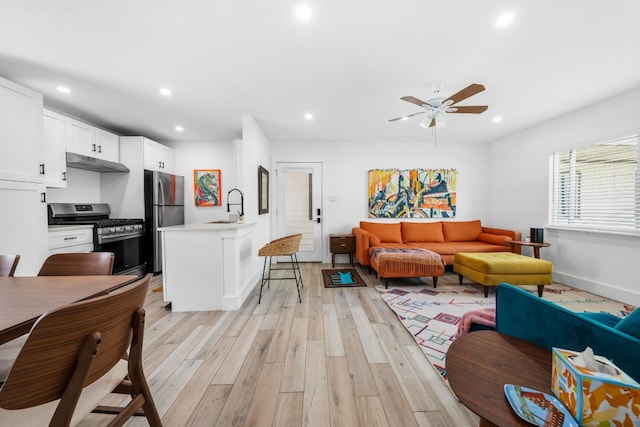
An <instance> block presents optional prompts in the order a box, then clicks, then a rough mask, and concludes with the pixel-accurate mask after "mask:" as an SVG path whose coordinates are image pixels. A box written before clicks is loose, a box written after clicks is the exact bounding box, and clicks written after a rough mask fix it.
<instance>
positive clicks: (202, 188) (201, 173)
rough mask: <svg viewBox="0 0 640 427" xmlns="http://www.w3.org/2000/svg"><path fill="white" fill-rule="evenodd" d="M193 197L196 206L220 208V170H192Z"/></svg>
mask: <svg viewBox="0 0 640 427" xmlns="http://www.w3.org/2000/svg"><path fill="white" fill-rule="evenodd" d="M193 197H194V200H195V205H196V206H222V177H221V173H220V169H194V171H193Z"/></svg>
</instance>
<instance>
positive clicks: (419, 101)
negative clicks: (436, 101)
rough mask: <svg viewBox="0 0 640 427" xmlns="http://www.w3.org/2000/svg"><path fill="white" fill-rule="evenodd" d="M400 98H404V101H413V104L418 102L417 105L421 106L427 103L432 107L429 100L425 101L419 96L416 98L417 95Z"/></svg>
mask: <svg viewBox="0 0 640 427" xmlns="http://www.w3.org/2000/svg"><path fill="white" fill-rule="evenodd" d="M400 99H402V100H403V101H407V102H410V103H412V104H416V105H417V106H419V107H424V106H425V105H426V106H427V107H431V105H430V104H429V103H428V102H425V101H423V100H421V99H418V98H416V97H414V96H403V97H402V98H400Z"/></svg>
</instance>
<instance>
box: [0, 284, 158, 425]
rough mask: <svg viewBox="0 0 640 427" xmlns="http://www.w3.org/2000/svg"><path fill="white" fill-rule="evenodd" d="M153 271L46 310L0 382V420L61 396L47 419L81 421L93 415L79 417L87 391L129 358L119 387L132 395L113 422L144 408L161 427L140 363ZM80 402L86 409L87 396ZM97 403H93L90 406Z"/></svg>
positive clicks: (61, 422) (65, 422)
mask: <svg viewBox="0 0 640 427" xmlns="http://www.w3.org/2000/svg"><path fill="white" fill-rule="evenodd" d="M151 277H152V275H151V274H148V275H147V276H146V277H144V278H142V279H139V280H138V281H136V282H134V283H133V284H131V285H127V286H125V287H123V288H121V289H120V290H117V291H115V292H113V293H111V294H108V295H105V296H101V297H96V298H92V299H88V300H84V301H81V302H77V303H74V304H70V305H67V306H63V307H61V308H58V309H55V310H53V311H50V312H48V313H45V314H43V315H42V316H41V317H40V318H39V319H38V321H37V322H36V323H35V324H34V326H33V328H32V329H31V332H30V334H29V337H28V338H27V340H26V342H25V344H24V346H23V347H22V349H21V351H20V353H19V354H18V357H17V358H16V360H15V362H14V363H13V366H12V367H11V370H10V371H9V373H8V375H7V377H6V379H5V382H4V384H3V385H2V388H0V408H3V409H5V411H3V412H2V414H0V417H1V418H0V419H2V421H3V422H5V421H7V423H8V422H9V420H10V419H11V417H18V418H16V419H17V420H19V419H20V418H19V417H20V416H21V411H19V410H21V409H25V408H29V409H25V410H26V411H29V410H30V409H36V408H33V407H36V406H38V405H45V407H51V406H52V405H51V404H49V405H46V404H47V403H48V402H55V401H57V405H55V411H54V412H53V415H52V417H51V419H50V422H49V425H50V426H68V425H69V424H70V423H71V420H72V419H73V420H74V422H75V421H77V420H78V419H82V418H84V417H85V415H88V414H75V416H74V411H76V407H77V406H78V402H79V401H81V399H82V398H83V394H84V393H83V391H84V390H85V389H86V388H87V387H91V386H92V385H93V383H94V382H96V381H98V380H99V379H101V377H103V376H106V375H109V374H110V371H111V370H112V369H114V367H115V366H116V365H118V364H126V365H127V369H126V371H124V372H122V374H123V376H120V377H119V378H120V380H121V381H120V384H119V385H118V387H117V388H116V390H117V392H118V393H125V394H128V395H130V397H131V401H130V402H129V403H128V405H127V406H126V407H124V408H119V409H120V410H119V412H118V415H116V417H115V418H114V419H113V420H111V422H110V424H109V426H120V425H122V424H123V423H124V422H125V421H126V420H127V419H129V418H130V417H131V416H133V415H136V414H137V412H138V413H140V411H139V409H140V408H142V412H141V413H142V414H143V415H144V416H145V417H146V418H147V421H148V422H149V425H151V426H152V427H156V426H161V425H162V422H161V421H160V417H159V415H158V411H157V409H156V406H155V403H154V402H153V398H152V396H151V392H150V390H149V386H148V384H147V381H146V379H145V375H144V371H143V369H142V343H143V335H144V318H145V312H144V309H143V304H144V300H145V296H146V294H147V289H148V286H149V282H150V280H151ZM127 351H128V352H129V357H128V359H127V361H124V360H122V355H123V354H125V352H127ZM124 374H126V378H125V377H124ZM123 378H125V379H123ZM111 390H112V388H108V389H107V390H105V393H104V394H101V395H98V397H99V398H103V397H106V396H107V395H108V394H109V392H110V391H111ZM82 405H84V406H85V407H86V402H82ZM82 405H80V406H82ZM93 407H94V405H91V406H90V407H89V411H90V410H91V408H93ZM51 409H53V408H51ZM109 409H112V408H109ZM97 412H102V413H105V412H103V411H97ZM106 412H108V411H106ZM78 417H80V418H78ZM23 419H24V418H23ZM29 420H30V421H31V418H29ZM3 425H4V424H3ZM7 425H9V424H7ZM15 425H21V424H20V423H18V424H15ZM30 425H40V424H30Z"/></svg>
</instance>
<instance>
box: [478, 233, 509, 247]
mask: <svg viewBox="0 0 640 427" xmlns="http://www.w3.org/2000/svg"><path fill="white" fill-rule="evenodd" d="M478 240H480V241H481V242H485V243H491V244H492V245H501V246H505V245H506V244H507V242H510V241H511V240H512V239H511V237H509V236H500V235H498V234H489V233H480V235H479V236H478Z"/></svg>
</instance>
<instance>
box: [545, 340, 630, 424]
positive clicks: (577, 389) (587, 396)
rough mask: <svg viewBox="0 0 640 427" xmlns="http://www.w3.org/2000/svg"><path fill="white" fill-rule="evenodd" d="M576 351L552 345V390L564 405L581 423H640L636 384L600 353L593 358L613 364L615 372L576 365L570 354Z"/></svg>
mask: <svg viewBox="0 0 640 427" xmlns="http://www.w3.org/2000/svg"><path fill="white" fill-rule="evenodd" d="M578 354H579V353H577V352H575V351H570V350H563V349H559V348H554V349H553V358H552V383H551V390H552V391H553V394H555V395H556V397H557V398H558V399H559V400H560V401H561V402H562V403H563V404H564V405H565V406H566V407H567V409H568V410H569V412H571V414H572V415H573V416H574V418H575V419H576V421H577V422H578V423H579V424H580V425H581V426H598V427H607V426H611V427H613V426H630V427H632V426H638V425H640V384H638V383H637V382H636V381H634V380H633V378H631V377H629V376H628V375H626V374H625V373H624V372H622V371H621V370H620V369H619V368H618V367H617V366H615V365H614V364H613V363H611V362H610V361H609V360H607V359H606V358H604V357H600V356H595V358H596V360H597V361H598V362H601V363H605V364H607V365H609V366H612V367H613V368H615V370H616V372H617V373H618V375H607V374H603V373H600V372H594V371H590V370H588V369H586V368H584V367H581V366H576V365H575V364H574V363H573V361H572V358H574V357H575V356H576V355H578Z"/></svg>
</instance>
